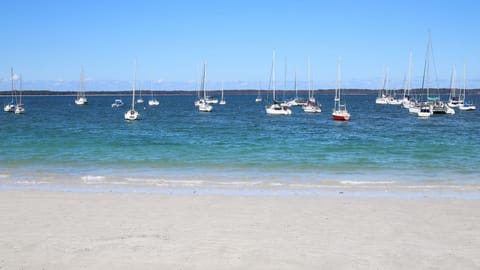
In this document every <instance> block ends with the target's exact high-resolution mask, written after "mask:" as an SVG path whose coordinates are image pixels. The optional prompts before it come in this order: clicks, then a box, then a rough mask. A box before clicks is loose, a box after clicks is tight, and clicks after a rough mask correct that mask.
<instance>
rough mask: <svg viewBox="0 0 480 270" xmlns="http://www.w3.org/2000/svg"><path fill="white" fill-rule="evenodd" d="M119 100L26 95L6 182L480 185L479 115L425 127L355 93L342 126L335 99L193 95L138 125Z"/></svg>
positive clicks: (6, 157)
mask: <svg viewBox="0 0 480 270" xmlns="http://www.w3.org/2000/svg"><path fill="white" fill-rule="evenodd" d="M115 98H118V97H115V96H88V99H89V105H87V106H77V105H75V104H74V102H73V101H74V97H64V96H55V97H53V96H48V97H24V103H25V104H26V114H25V115H15V114H12V113H4V112H2V113H1V114H0V122H1V123H2V128H1V129H0V135H1V138H2V140H1V141H0V147H1V149H2V155H0V186H1V187H3V188H9V187H13V188H39V187H40V188H49V187H52V188H53V187H57V188H58V187H68V188H72V189H82V188H91V187H107V188H112V187H113V188H120V187H121V188H129V187H134V188H146V189H150V188H151V189H155V188H162V187H166V186H167V187H168V186H183V187H185V186H189V187H191V186H216V187H218V186H220V187H224V186H230V187H234V188H237V189H238V188H244V187H260V188H261V187H268V186H273V187H275V186H290V187H303V188H305V187H306V188H307V189H308V188H309V187H318V186H329V185H355V184H366V185H370V184H371V185H376V184H380V185H400V186H431V185H433V186H435V185H441V186H450V185H452V186H457V187H458V186H460V187H462V186H474V187H477V188H478V186H480V113H479V111H478V110H477V111H473V112H462V111H458V110H457V113H456V114H455V115H439V116H437V115H435V116H433V117H431V118H430V119H419V118H417V117H416V116H415V115H411V114H409V113H408V112H407V111H406V110H404V109H402V108H401V107H400V106H388V105H376V104H375V96H368V95H366V96H347V97H346V100H347V106H348V108H349V111H350V112H351V114H352V120H351V121H350V122H335V121H333V120H332V119H331V109H332V105H333V96H330V95H320V96H318V98H317V99H318V100H319V102H320V103H322V105H323V112H322V113H320V114H305V113H303V111H302V110H301V108H300V107H294V108H293V114H292V115H291V116H270V115H266V114H265V110H264V105H265V104H260V103H255V102H254V101H255V96H241V95H238V96H237V95H226V100H227V104H226V105H224V106H221V105H215V106H214V110H213V112H211V113H201V112H199V111H198V109H197V108H196V107H194V105H193V102H194V100H195V96H193V95H191V96H160V97H158V98H159V100H160V106H159V107H153V108H152V107H149V106H148V105H147V103H145V105H137V108H138V109H139V110H140V113H141V114H142V118H143V119H142V120H140V121H136V122H128V121H125V120H124V119H123V114H124V113H125V111H127V110H128V108H129V106H128V104H129V100H130V99H129V97H126V96H125V97H122V98H123V100H124V102H125V104H126V105H125V107H123V108H111V104H112V103H113V101H114V99H115ZM473 98H474V99H478V98H477V97H473ZM264 99H265V98H264ZM147 100H148V98H145V101H146V102H147ZM7 101H8V100H7V97H5V98H3V102H4V103H6V102H7ZM144 107H145V109H144Z"/></svg>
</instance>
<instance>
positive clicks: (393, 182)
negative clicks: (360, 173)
mask: <svg viewBox="0 0 480 270" xmlns="http://www.w3.org/2000/svg"><path fill="white" fill-rule="evenodd" d="M395 183H396V182H395V181H351V180H345V181H340V184H342V185H390V184H395Z"/></svg>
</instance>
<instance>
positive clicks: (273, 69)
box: [270, 50, 275, 102]
mask: <svg viewBox="0 0 480 270" xmlns="http://www.w3.org/2000/svg"><path fill="white" fill-rule="evenodd" d="M270 79H271V81H270V84H271V88H272V92H273V102H275V50H273V52H272V71H271V75H270Z"/></svg>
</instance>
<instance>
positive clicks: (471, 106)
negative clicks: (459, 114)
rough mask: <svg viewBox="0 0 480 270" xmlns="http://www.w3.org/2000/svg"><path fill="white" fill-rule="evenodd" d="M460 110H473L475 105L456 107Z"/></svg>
mask: <svg viewBox="0 0 480 270" xmlns="http://www.w3.org/2000/svg"><path fill="white" fill-rule="evenodd" d="M458 109H459V110H461V111H474V110H476V109H477V107H476V106H475V105H463V104H462V106H459V107H458Z"/></svg>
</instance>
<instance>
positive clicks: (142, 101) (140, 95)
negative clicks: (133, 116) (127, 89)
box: [137, 81, 145, 104]
mask: <svg viewBox="0 0 480 270" xmlns="http://www.w3.org/2000/svg"><path fill="white" fill-rule="evenodd" d="M139 88H140V89H139V90H138V91H139V95H138V99H137V103H138V104H143V103H144V102H145V100H143V97H142V85H141V81H140V87H139Z"/></svg>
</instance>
